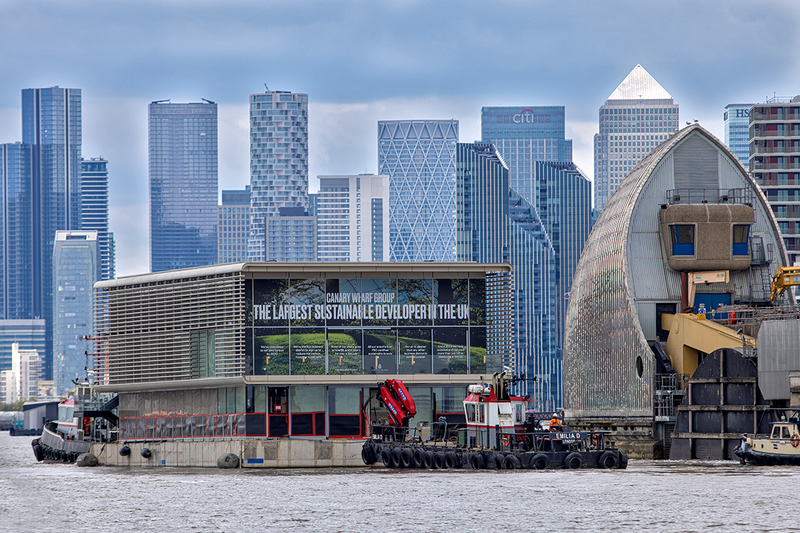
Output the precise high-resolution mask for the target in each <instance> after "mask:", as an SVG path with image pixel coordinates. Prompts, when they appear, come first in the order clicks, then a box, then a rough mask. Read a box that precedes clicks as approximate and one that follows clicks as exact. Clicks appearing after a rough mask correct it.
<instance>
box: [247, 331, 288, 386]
mask: <svg viewBox="0 0 800 533" xmlns="http://www.w3.org/2000/svg"><path fill="white" fill-rule="evenodd" d="M256 331H259V332H263V331H269V332H270V333H269V334H267V335H256V337H255V339H254V340H255V342H254V344H255V369H254V370H255V373H256V374H260V375H267V376H280V375H288V374H289V331H288V330H287V329H284V328H278V329H275V330H256Z"/></svg>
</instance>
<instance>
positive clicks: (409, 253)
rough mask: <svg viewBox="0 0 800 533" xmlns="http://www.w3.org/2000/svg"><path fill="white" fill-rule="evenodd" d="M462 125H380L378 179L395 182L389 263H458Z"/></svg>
mask: <svg viewBox="0 0 800 533" xmlns="http://www.w3.org/2000/svg"><path fill="white" fill-rule="evenodd" d="M457 142H458V121H457V120H381V121H379V122H378V174H381V175H385V176H389V261H453V260H455V257H456V232H455V228H456V224H455V222H456V204H455V175H456V143H457Z"/></svg>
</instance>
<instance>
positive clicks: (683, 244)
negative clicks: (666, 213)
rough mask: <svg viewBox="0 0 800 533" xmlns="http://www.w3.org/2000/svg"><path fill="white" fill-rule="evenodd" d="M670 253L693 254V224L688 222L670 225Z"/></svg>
mask: <svg viewBox="0 0 800 533" xmlns="http://www.w3.org/2000/svg"><path fill="white" fill-rule="evenodd" d="M669 229H670V234H671V236H672V255H694V226H693V225H688V224H681V225H677V224H676V225H674V226H670V228H669Z"/></svg>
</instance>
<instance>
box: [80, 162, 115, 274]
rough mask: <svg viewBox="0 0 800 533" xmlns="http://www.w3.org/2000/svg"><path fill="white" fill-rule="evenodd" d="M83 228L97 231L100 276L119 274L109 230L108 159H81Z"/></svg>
mask: <svg viewBox="0 0 800 533" xmlns="http://www.w3.org/2000/svg"><path fill="white" fill-rule="evenodd" d="M81 229H83V230H85V231H88V230H95V231H97V244H98V246H99V249H100V256H99V260H100V279H101V280H103V279H113V278H114V276H115V270H116V267H115V263H116V260H115V250H114V234H113V233H112V232H110V231H108V161H106V160H105V159H103V158H94V157H93V158H92V159H83V160H81Z"/></svg>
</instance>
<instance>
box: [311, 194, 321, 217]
mask: <svg viewBox="0 0 800 533" xmlns="http://www.w3.org/2000/svg"><path fill="white" fill-rule="evenodd" d="M318 202H319V193H308V214H309V215H311V216H314V215H316V214H317V203H318Z"/></svg>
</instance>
